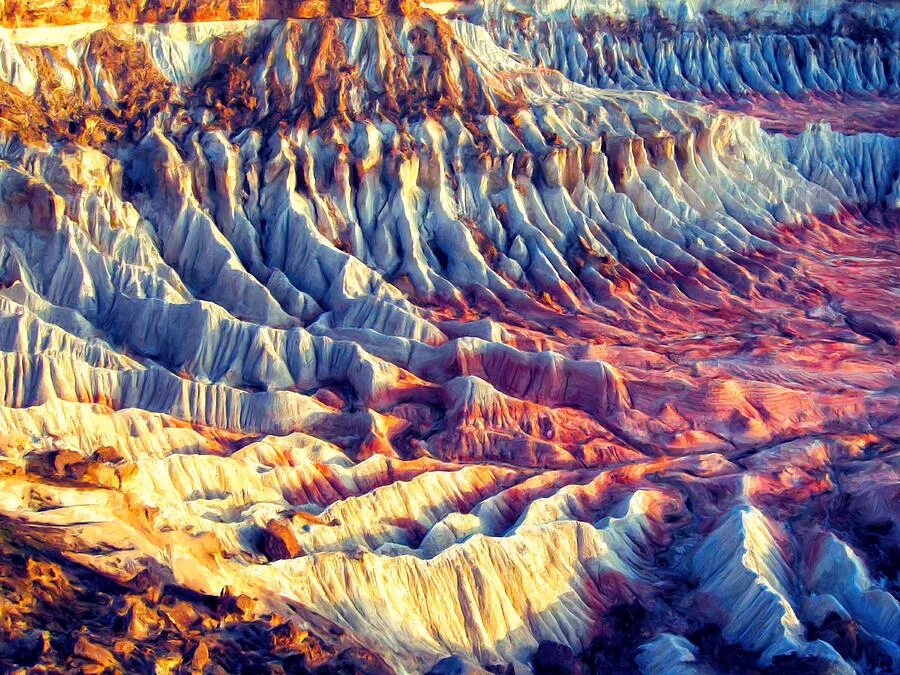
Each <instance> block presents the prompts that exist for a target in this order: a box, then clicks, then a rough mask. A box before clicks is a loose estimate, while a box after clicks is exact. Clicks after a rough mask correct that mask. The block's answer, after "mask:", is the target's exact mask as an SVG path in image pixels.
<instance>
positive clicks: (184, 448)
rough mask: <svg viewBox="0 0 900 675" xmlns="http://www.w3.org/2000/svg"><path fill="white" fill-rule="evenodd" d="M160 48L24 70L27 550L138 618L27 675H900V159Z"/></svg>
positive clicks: (370, 54) (20, 201)
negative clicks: (546, 674)
mask: <svg viewBox="0 0 900 675" xmlns="http://www.w3.org/2000/svg"><path fill="white" fill-rule="evenodd" d="M129 7H130V8H131V9H130V10H129V11H138V12H142V13H146V16H144V15H143V14H142V15H141V16H136V17H132V18H131V19H128V23H122V24H116V23H115V22H116V21H118V20H119V19H117V18H116V17H115V16H113V13H112V12H110V17H111V18H102V17H101V18H102V21H103V22H104V25H102V26H95V25H84V24H82V25H79V26H73V27H67V28H54V27H42V28H40V29H36V28H23V29H19V30H16V31H15V32H13V31H7V32H5V33H4V35H3V37H2V42H0V50H2V59H0V75H2V80H3V83H4V85H3V86H4V87H5V89H4V91H5V92H7V93H8V94H9V96H7V97H5V98H4V99H3V102H2V103H0V105H2V106H3V112H2V114H0V125H2V142H0V282H2V288H0V438H2V443H0V511H2V514H0V515H2V517H3V521H2V523H3V531H4V532H6V533H8V536H7V534H4V535H3V536H2V537H0V552H2V553H3V555H5V556H7V557H12V558H15V556H16V555H18V556H20V557H21V556H32V557H35V559H38V558H40V560H41V562H42V564H44V563H47V564H49V562H48V560H49V559H52V562H53V564H55V565H57V567H54V568H53V571H52V575H53V577H54V578H55V579H57V580H60V579H68V581H67V583H68V584H69V585H70V586H71V587H72V589H74V590H72V591H71V593H70V592H69V591H65V593H67V595H65V594H64V595H60V593H61V591H60V590H59V589H58V588H57V589H55V590H54V591H53V593H51V594H50V597H51V599H53V600H54V602H55V601H56V598H58V597H65V598H69V599H71V598H72V597H74V598H75V599H76V600H77V602H78V603H82V602H86V601H87V600H85V599H84V598H85V597H86V596H85V593H88V592H92V589H93V590H96V589H98V588H99V589H100V590H101V591H102V593H103V594H105V595H103V596H102V598H104V600H103V602H107V600H105V598H112V600H109V602H115V603H116V606H117V607H118V606H119V605H120V604H121V605H122V607H123V608H124V607H127V608H128V609H127V610H126V609H123V610H122V612H121V613H122V615H123V616H125V617H127V621H126V620H125V619H123V620H122V621H121V622H116V623H114V624H112V625H109V626H107V625H105V624H103V625H101V624H100V623H98V622H97V621H95V620H94V619H89V617H87V616H85V615H84V614H83V613H78V614H77V616H75V617H74V618H73V621H75V620H76V619H77V621H75V623H78V625H77V626H76V625H75V623H71V624H69V623H59V624H58V625H59V626H60V628H59V629H58V630H59V631H69V630H71V631H76V630H81V632H82V633H85V634H86V633H91V632H92V633H94V634H95V638H94V639H88V638H87V637H85V641H80V640H79V638H76V639H75V640H73V641H68V640H61V639H56V638H54V637H53V636H50V638H49V642H48V640H47V639H45V637H44V635H43V634H42V633H39V631H38V632H35V631H36V630H37V628H38V622H40V621H45V620H49V619H48V618H47V617H50V618H52V619H53V620H54V621H61V619H59V617H58V616H56V614H53V612H52V611H51V609H50V608H48V607H45V606H44V605H43V604H40V603H38V604H37V605H33V606H32V609H30V610H29V611H28V612H25V613H24V614H22V612H24V610H21V607H20V608H19V609H17V610H16V611H18V612H20V614H21V616H19V615H18V614H17V615H16V616H17V618H16V625H15V626H12V627H9V626H5V627H3V630H6V631H12V632H13V633H14V634H12V633H11V634H10V636H9V638H10V644H13V645H14V648H13V649H12V650H10V649H7V648H5V647H4V648H3V649H0V661H2V662H3V664H4V666H6V665H7V664H10V665H12V664H16V665H21V666H28V665H30V664H34V663H42V664H44V665H48V666H49V665H50V664H52V663H57V664H63V663H65V664H68V666H71V667H85V666H86V664H87V662H93V663H95V664H99V665H101V666H102V665H104V664H107V665H109V664H112V665H113V666H114V665H115V664H118V666H119V667H121V668H123V669H128V668H132V669H135V668H142V667H143V665H142V664H144V663H145V662H147V661H148V660H149V659H150V658H151V657H150V655H151V654H152V655H153V656H152V658H153V659H154V660H156V661H161V660H162V661H165V662H166V663H168V661H167V659H172V663H176V661H177V658H176V653H181V655H182V657H183V658H182V662H181V663H182V665H185V664H189V663H190V662H197V660H198V659H199V661H203V659H204V658H205V657H204V651H203V650H204V649H205V650H206V651H207V653H208V654H207V655H208V657H209V659H210V662H209V664H213V663H215V664H219V665H220V666H221V667H222V668H225V669H226V670H228V669H232V670H241V669H243V670H254V672H259V671H265V670H268V671H270V672H280V671H279V670H278V669H279V668H282V669H284V670H285V671H288V670H290V671H291V672H294V671H299V672H303V669H304V668H305V669H307V670H311V671H313V672H315V669H316V668H321V669H322V670H323V672H325V671H327V669H328V668H341V667H343V668H345V669H346V670H349V671H352V670H354V669H356V670H362V671H366V672H380V671H385V672H386V671H387V669H390V670H394V671H397V672H404V673H405V672H410V673H413V672H427V671H428V670H429V669H431V668H432V667H433V666H435V664H437V663H438V662H440V661H442V660H443V659H445V658H446V657H457V659H456V661H454V660H453V659H451V661H449V662H446V661H445V662H444V663H443V665H442V666H441V668H446V667H449V665H452V664H454V663H455V664H456V665H460V664H462V665H463V666H465V665H466V664H470V665H471V664H474V663H478V664H481V666H484V667H487V666H498V667H500V668H501V670H503V669H505V668H506V666H507V665H509V664H518V665H519V666H522V665H525V664H531V665H534V666H535V668H536V669H538V670H539V671H540V668H541V667H543V666H542V665H541V664H546V663H556V662H560V663H562V662H566V663H569V664H570V665H571V666H572V668H575V667H576V665H577V664H580V665H581V666H583V668H585V669H587V670H588V671H589V672H606V671H609V672H636V671H638V670H641V671H642V672H649V673H656V672H665V670H664V669H665V668H666V667H668V665H670V664H671V663H676V662H677V663H678V664H679V666H683V669H684V670H685V672H687V671H688V670H689V669H690V668H692V667H694V666H696V667H697V668H701V669H702V668H707V669H713V670H716V669H722V668H723V667H725V666H726V665H728V664H726V663H725V661H724V660H725V659H726V656H724V655H726V654H728V655H735V656H734V658H735V659H736V661H734V663H740V664H742V665H743V666H746V668H748V669H749V668H756V669H758V670H760V671H762V672H765V671H766V670H767V669H768V672H778V669H779V668H781V669H782V672H783V671H784V669H790V670H792V671H797V672H802V670H800V669H801V668H809V669H813V670H815V669H818V670H827V669H830V671H829V672H850V671H851V670H852V669H856V670H858V671H861V672H876V671H878V670H879V669H880V671H881V672H889V671H890V670H892V669H893V670H896V669H897V667H898V665H900V656H898V652H897V648H896V642H897V638H898V636H897V621H898V604H897V600H896V572H897V570H896V558H897V555H896V552H897V550H898V544H900V542H898V535H897V532H898V530H897V525H896V523H897V517H898V514H897V504H898V503H900V500H898V499H897V489H896V485H897V466H896V463H897V454H896V453H897V450H896V448H897V442H898V437H900V418H898V412H897V411H898V388H897V382H898V376H900V368H898V365H897V364H898V359H897V344H898V336H900V326H898V322H897V319H896V294H895V293H894V292H893V289H894V288H896V287H898V286H900V278H898V256H900V251H898V248H897V241H896V231H895V230H896V206H897V195H898V180H897V171H898V167H897V147H896V144H895V143H894V141H895V139H894V138H892V137H889V136H887V135H879V134H857V135H854V136H846V135H843V134H842V133H840V131H838V130H836V129H831V128H828V127H827V126H815V127H811V128H810V129H808V130H807V131H805V132H804V133H801V134H799V135H795V136H779V135H773V134H769V133H767V132H766V131H764V129H763V128H762V127H761V125H760V123H759V122H758V121H757V120H755V119H753V118H751V117H748V116H744V115H741V114H739V113H727V112H721V111H717V110H715V109H712V108H710V107H709V106H707V105H701V104H699V103H692V102H685V101H678V100H676V99H674V98H672V97H670V96H668V95H666V94H664V93H661V92H660V91H625V90H624V89H623V88H622V87H618V88H616V89H599V88H596V87H593V86H587V85H586V84H585V82H588V83H589V84H591V83H590V82H589V81H588V80H582V82H581V83H579V82H575V81H573V80H572V79H571V78H569V77H567V76H566V74H565V73H563V72H559V71H554V70H550V69H548V68H534V67H533V66H532V65H531V64H529V62H528V60H527V59H524V58H523V57H522V53H524V52H521V53H519V54H518V55H517V54H516V53H514V52H512V51H507V50H504V49H502V48H500V47H498V46H497V44H496V42H495V41H494V39H493V37H492V34H491V30H494V28H496V27H490V26H489V27H488V28H490V30H488V29H486V28H484V27H482V26H479V25H476V24H475V23H473V22H472V21H461V20H460V21H447V20H445V19H443V18H441V17H440V16H438V15H437V14H435V13H433V12H431V11H430V10H425V9H421V8H418V7H416V6H414V5H404V6H403V7H396V6H393V5H389V6H386V7H384V8H382V9H379V8H378V7H376V6H375V5H373V4H369V3H361V4H357V5H353V6H344V5H342V6H341V7H342V8H336V6H335V5H334V4H333V3H332V4H329V5H328V6H327V7H326V6H325V4H324V3H323V4H322V5H321V6H319V5H313V4H300V5H291V7H287V5H285V6H284V7H282V8H281V9H277V11H276V9H271V11H272V12H275V14H274V15H272V16H270V17H268V18H267V17H266V16H265V15H259V16H263V19H262V20H257V19H256V18H252V16H251V15H247V16H245V15H241V14H240V12H242V11H245V10H244V9H241V7H240V6H237V5H229V8H228V10H227V12H226V13H225V14H224V15H223V14H221V13H220V10H219V9H215V11H213V10H212V9H211V10H210V16H209V17H208V18H210V19H211V20H210V21H206V22H201V21H200V18H202V17H200V16H199V15H193V16H188V15H187V14H185V12H186V11H187V8H186V7H182V6H180V5H179V6H178V7H166V6H159V5H154V6H153V7H150V6H149V5H148V6H146V7H145V6H144V5H140V4H138V5H135V6H134V7H132V6H129ZM39 9H40V8H39V7H37V6H36V7H35V10H34V11H35V12H36V13H35V14H33V15H29V14H27V13H23V12H22V11H18V10H17V11H16V13H15V15H16V16H21V17H28V16H32V19H29V20H35V21H36V20H37V18H36V17H38V14H39V13H38V10H39ZM200 9H201V8H195V9H194V10H192V11H195V12H199V11H200ZM80 11H81V10H79V9H78V8H77V7H76V8H74V9H72V12H73V14H72V16H75V15H79V16H80V14H78V13H79V12H80ZM92 11H94V10H92ZM103 11H107V10H103ZM117 11H118V10H117ZM204 11H205V10H204ZM221 11H225V10H224V9H222V10H221ZM267 11H268V10H267ZM288 11H291V12H302V13H304V14H308V16H309V18H301V19H285V18H284V16H285V15H284V14H283V12H288ZM235 12H237V14H235ZM278 12H282V13H278ZM151 14H152V17H151ZM320 14H321V15H320ZM290 16H292V17H293V16H295V14H290ZM248 17H250V18H248ZM86 18H90V17H89V16H88V17H86ZM95 18H96V17H95ZM186 18H192V19H194V21H193V22H189V23H184V22H183V20H184V19H186ZM177 19H178V20H177ZM226 19H228V20H226ZM231 19H240V21H231ZM542 20H543V19H542ZM133 21H137V22H138V23H131V22H133ZM141 21H144V22H145V23H140V22H141ZM148 21H151V23H146V22H148ZM152 21H156V23H152ZM554 21H555V19H554ZM555 25H556V24H553V23H552V22H549V21H548V23H546V26H555ZM779 25H780V24H779ZM548 30H549V29H548ZM524 34H525V35H528V33H527V30H526V32H525V33H524ZM551 34H552V35H553V36H555V37H554V38H553V40H565V39H568V38H567V37H566V35H567V33H566V32H565V31H564V30H563V29H562V28H558V27H554V28H552V31H551ZM880 35H881V33H879V36H880ZM751 38H752V35H751V37H748V38H747V39H751ZM542 39H543V38H542ZM617 39H619V38H617ZM752 39H756V38H752ZM847 39H848V40H851V39H852V40H856V41H857V42H858V40H859V36H852V35H848V36H847ZM880 39H881V37H879V40H880ZM547 44H548V45H549V44H550V39H549V38H547ZM560 44H561V43H560ZM722 49H724V47H722ZM860 58H862V57H860ZM883 63H887V61H883ZM847 67H848V68H849V66H847ZM569 74H570V75H571V73H569ZM642 86H643V85H642ZM663 88H664V87H663ZM9 547H12V549H11V550H8V549H9ZM41 556H49V558H48V560H45V559H44V558H43V557H41ZM19 560H20V559H19V558H15V560H13V562H12V563H11V564H12V566H11V567H10V568H9V570H10V578H14V579H16V580H20V581H21V584H31V587H32V591H30V592H31V593H32V595H34V596H35V597H39V596H40V594H41V593H43V592H44V591H43V590H40V589H41V588H43V586H41V583H37V586H35V583H36V582H35V579H34V578H33V577H34V576H35V574H37V572H35V569H36V568H35V569H31V568H30V567H29V566H27V565H25V566H24V567H23V564H24V563H23V564H19V562H16V561H19ZM20 562H21V561H20ZM41 569H44V568H41ZM47 569H49V568H47ZM38 571H40V570H38ZM47 574H48V575H49V574H51V572H47ZM29 575H31V576H30V577H29ZM151 577H152V579H153V580H155V581H154V582H153V584H150V585H147V586H146V587H144V586H142V587H140V588H138V587H134V585H133V582H134V581H135V580H137V581H140V582H141V583H143V581H141V580H144V581H146V580H147V579H149V578H151ZM42 578H43V577H42ZM102 579H112V581H111V582H107V581H102V582H101V580H102ZM16 583H19V581H16ZM106 583H110V584H113V585H111V586H106V585H102V584H106ZM129 584H131V585H129ZM64 586H65V584H63V583H62V582H61V581H60V588H62V587H64ZM154 589H155V590H154ZM13 590H14V591H15V592H16V593H20V590H17V589H13ZM244 596H245V597H246V598H251V599H252V601H248V600H247V599H240V598H242V597H244ZM23 597H24V598H25V600H26V601H27V602H26V604H27V603H28V602H31V601H30V600H27V598H28V597H30V596H28V594H27V593H26V594H24V595H23ZM98 597H100V596H98ZM217 598H218V599H217ZM23 602H24V601H23ZM41 602H43V601H41ZM98 602H99V600H98ZM179 603H181V604H179ZM20 604H21V603H20ZM176 605H178V609H177V611H176V610H175V607H176ZM80 606H81V605H80V604H79V607H80ZM135 607H137V608H138V609H134V608H135ZM20 610H21V611H20ZM32 610H33V611H32ZM238 610H239V611H238ZM79 611H80V610H79ZM29 612H30V613H29ZM48 612H49V614H48ZM191 612H193V613H194V614H196V615H197V616H196V618H194V619H191V620H190V621H189V622H188V623H189V625H187V624H186V625H182V623H183V622H182V623H178V622H179V621H181V619H180V618H178V619H169V618H166V617H170V616H174V615H177V616H178V617H181V616H182V615H185V614H190V616H193V614H191ZM173 613H174V614H173ZM51 614H52V616H51ZM135 617H137V618H135ZM148 617H149V618H148ZM29 622H30V623H29ZM173 622H174V623H173ZM123 626H126V627H127V628H122V627H123ZM148 626H149V628H148ZM120 628H122V630H120ZM53 630H54V631H57V628H53ZM122 631H130V632H128V633H127V635H126V634H120V633H122ZM302 631H306V632H307V634H306V635H303V634H302ZM213 632H215V635H214V636H213V635H211V633H213ZM79 635H81V633H79ZM6 637H7V636H6V634H4V638H6ZM70 642H71V644H70ZM201 644H203V645H205V647H202V648H201V646H200V645H201ZM235 644H237V645H241V646H243V647H242V649H243V652H242V653H243V656H242V655H241V654H239V653H238V652H239V651H241V650H237V649H236V648H235ZM129 645H131V647H129ZM198 653H199V655H200V656H199V657H198V656H197V654H198ZM535 655H537V656H535ZM145 657H146V658H145ZM26 659H30V661H28V662H27V663H26V662H25V660H26ZM242 659H243V660H242ZM107 662H108V663H107ZM209 664H207V665H209ZM448 664H449V665H448ZM661 664H662V665H661ZM691 664H694V665H691ZM732 665H733V663H732ZM86 667H91V666H86ZM192 667H195V668H200V667H201V666H198V665H197V664H196V663H194V665H193V666H192ZM661 669H662V670H661Z"/></svg>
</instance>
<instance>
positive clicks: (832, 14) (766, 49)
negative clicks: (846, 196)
mask: <svg viewBox="0 0 900 675" xmlns="http://www.w3.org/2000/svg"><path fill="white" fill-rule="evenodd" d="M635 4H637V5H644V6H643V8H642V9H643V12H640V13H634V14H632V13H628V14H624V13H622V14H620V13H618V12H616V11H615V10H616V7H615V5H612V6H609V7H595V6H591V5H588V4H586V3H573V6H572V7H570V10H571V11H570V12H569V13H568V14H567V13H566V12H565V10H564V9H563V8H560V9H559V10H558V11H546V10H545V6H544V5H543V4H542V3H521V5H522V6H521V7H520V8H519V9H520V11H518V12H510V11H507V10H505V9H504V8H503V6H502V3H492V2H489V3H486V4H485V5H484V6H483V7H478V8H477V9H476V8H473V9H472V10H471V11H468V12H464V15H465V16H467V17H469V18H471V19H472V20H474V21H477V22H479V23H480V24H482V25H484V27H485V28H487V29H488V30H489V31H490V32H491V33H492V34H493V35H494V36H495V37H496V38H497V42H498V43H499V44H500V45H501V46H503V47H506V48H509V49H511V50H513V51H515V52H516V53H517V54H519V55H521V56H522V57H524V58H526V59H527V60H528V61H529V62H530V63H533V64H534V65H543V66H549V67H552V68H556V69H557V70H560V71H561V72H563V73H564V74H565V75H566V76H567V77H569V78H570V79H572V80H574V81H576V82H581V83H583V84H587V85H590V86H593V87H604V88H608V87H615V88H623V89H640V90H648V89H649V90H657V91H666V92H669V93H671V94H674V95H679V96H682V97H688V98H691V97H710V98H716V97H721V96H727V97H735V98H737V97H742V96H747V95H750V94H760V95H764V96H789V97H792V98H801V97H803V96H805V95H807V94H809V93H811V92H822V93H830V94H837V93H841V94H845V95H850V96H860V95H864V94H879V95H884V96H891V97H895V96H897V95H898V93H900V81H898V76H900V51H898V50H900V43H898V39H897V33H896V25H897V20H898V14H897V8H896V5H893V4H891V3H889V4H888V6H885V7H880V8H879V9H878V10H874V9H873V11H871V12H868V13H866V12H865V10H864V9H862V8H861V7H859V5H863V4H865V3H855V4H856V5H857V6H856V7H854V6H853V5H850V6H848V7H841V6H840V4H839V3H834V4H833V5H832V6H830V7H828V6H827V5H826V4H825V3H822V4H823V7H822V10H824V11H823V12H822V14H821V15H820V16H815V17H813V16H809V17H803V16H801V15H800V14H799V13H792V12H791V11H790V10H786V11H784V14H783V15H782V16H777V15H775V16H766V14H765V12H762V13H760V12H759V11H755V10H758V8H754V9H750V8H749V7H747V8H744V7H735V8H734V10H733V11H729V8H726V7H722V6H721V5H719V4H718V3H717V4H711V5H709V6H708V7H707V8H705V10H704V9H701V8H695V7H694V6H693V5H694V4H695V3H687V2H684V3H671V6H670V7H665V6H661V7H654V6H651V5H650V3H642V2H639V3H635ZM679 5H680V6H679ZM741 10H744V11H741ZM751 15H752V16H751Z"/></svg>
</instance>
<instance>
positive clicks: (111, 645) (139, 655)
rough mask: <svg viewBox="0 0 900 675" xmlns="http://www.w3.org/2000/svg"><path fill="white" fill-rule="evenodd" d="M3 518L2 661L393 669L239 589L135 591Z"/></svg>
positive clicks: (141, 668) (9, 666)
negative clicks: (249, 601)
mask: <svg viewBox="0 0 900 675" xmlns="http://www.w3.org/2000/svg"><path fill="white" fill-rule="evenodd" d="M9 527H10V526H9V524H8V523H7V524H6V525H5V528H4V530H3V533H2V537H0V572H2V575H0V612H2V616H3V623H2V626H0V668H3V669H5V670H10V671H12V670H15V669H16V668H40V669H51V670H55V669H77V670H78V672H85V673H89V672H96V673H101V672H109V671H110V669H112V670H124V671H125V672H152V671H153V670H154V668H159V667H164V666H166V667H171V668H172V669H175V670H179V669H185V668H190V669H193V670H192V671H191V672H201V671H204V669H212V672H246V670H247V669H252V670H254V672H271V673H279V672H282V673H283V672H295V673H333V672H372V673H384V674H387V673H390V672H392V671H390V669H388V668H387V666H385V665H384V663H383V662H382V661H381V660H380V659H379V658H377V657H375V656H374V655H372V654H371V653H369V652H367V651H366V650H363V649H361V648H359V647H356V646H350V647H348V646H346V641H344V646H339V645H336V644H335V645H334V646H332V643H331V642H329V640H333V639H334V638H335V634H334V632H331V633H330V634H326V635H325V636H323V637H319V636H316V635H314V634H312V633H311V632H310V631H308V630H299V629H297V628H296V627H295V626H293V624H291V623H284V622H282V621H281V619H279V618H278V617H272V616H269V617H268V618H265V619H260V618H256V617H254V616H252V615H251V614H250V613H248V612H246V611H244V610H246V606H245V601H243V600H241V599H240V597H238V598H235V597H234V596H231V595H228V594H226V595H224V596H222V597H209V596H199V595H196V594H194V593H191V592H189V591H185V590H184V589H181V588H178V587H174V586H165V587H154V588H152V589H148V590H147V591H144V592H141V593H136V592H134V591H132V590H130V589H127V588H125V587H122V586H119V585H117V584H114V583H111V582H110V581H109V580H107V579H105V578H104V577H101V576H99V575H97V574H96V573H95V572H92V571H90V570H88V569H86V568H83V567H80V566H78V565H75V564H72V563H69V562H64V561H61V562H53V561H51V560H50V559H49V557H48V554H46V553H44V552H41V551H37V550H35V549H32V548H30V547H27V546H25V545H23V544H21V543H20V542H18V541H17V536H16V532H15V530H11V529H9ZM100 607H103V608H107V609H112V611H98V608H100ZM242 607H243V609H241V608H242ZM39 627H40V628H39ZM205 672H211V671H209V670H207V671H205Z"/></svg>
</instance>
